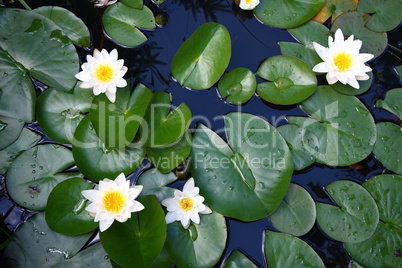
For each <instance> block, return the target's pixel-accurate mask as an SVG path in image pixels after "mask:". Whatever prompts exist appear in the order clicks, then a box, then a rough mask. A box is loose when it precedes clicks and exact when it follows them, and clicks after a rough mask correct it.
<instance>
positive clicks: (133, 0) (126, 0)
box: [120, 0, 144, 9]
mask: <svg viewBox="0 0 402 268" xmlns="http://www.w3.org/2000/svg"><path fill="white" fill-rule="evenodd" d="M120 2H121V3H123V4H125V5H126V6H128V7H131V8H136V9H142V7H143V6H144V1H143V0H120Z"/></svg>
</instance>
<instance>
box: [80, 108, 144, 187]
mask: <svg viewBox="0 0 402 268" xmlns="http://www.w3.org/2000/svg"><path fill="white" fill-rule="evenodd" d="M144 154H145V152H144V149H143V148H142V146H141V145H140V144H138V143H132V144H130V145H128V146H127V147H123V148H119V149H110V150H109V149H107V148H106V147H105V146H104V145H103V143H102V142H101V141H100V140H99V138H98V136H96V132H95V130H94V128H93V127H92V124H91V120H90V119H89V116H88V115H87V116H85V117H84V118H83V119H82V121H81V123H80V124H79V125H78V127H77V130H76V131H75V134H74V141H73V156H74V160H75V163H76V165H77V167H78V169H79V170H80V171H81V172H82V174H84V176H85V177H86V178H89V179H91V180H92V181H95V182H97V181H100V180H103V179H104V178H109V179H114V178H116V177H117V175H119V174H120V173H122V172H123V173H124V174H125V175H128V174H130V173H131V172H133V171H134V170H135V169H136V168H137V167H138V166H139V165H140V164H141V162H142V160H143V158H144Z"/></svg>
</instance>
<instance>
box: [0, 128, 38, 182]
mask: <svg viewBox="0 0 402 268" xmlns="http://www.w3.org/2000/svg"><path fill="white" fill-rule="evenodd" d="M40 139H41V136H40V135H39V134H37V133H36V132H33V131H31V130H29V129H27V128H23V129H22V132H21V135H20V136H19V137H18V139H17V140H16V141H15V142H14V143H13V144H11V145H10V146H8V147H7V148H5V149H3V150H1V151H0V174H3V175H4V174H5V173H6V171H7V169H8V168H9V167H10V166H11V163H12V162H13V161H14V159H15V158H16V157H17V156H19V155H20V154H21V153H22V152H24V151H25V150H28V149H29V148H31V147H32V146H34V145H35V144H36V143H37V142H38V141H39V140H40Z"/></svg>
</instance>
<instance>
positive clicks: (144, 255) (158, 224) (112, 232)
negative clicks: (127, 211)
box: [99, 195, 166, 267]
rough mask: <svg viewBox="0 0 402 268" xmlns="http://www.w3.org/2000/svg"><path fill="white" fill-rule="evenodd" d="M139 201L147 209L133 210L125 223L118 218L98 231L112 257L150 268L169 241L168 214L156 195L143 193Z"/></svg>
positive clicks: (124, 262) (130, 265)
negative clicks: (104, 229)
mask: <svg viewBox="0 0 402 268" xmlns="http://www.w3.org/2000/svg"><path fill="white" fill-rule="evenodd" d="M138 201H139V202H140V203H141V204H143V205H144V207H145V209H144V210H141V211H139V212H135V213H132V214H131V218H129V219H128V220H127V221H126V222H124V223H120V222H117V221H115V222H114V223H113V225H112V226H110V227H109V228H108V229H107V230H106V231H104V232H101V233H100V234H99V236H100V240H101V243H102V245H103V248H104V249H105V251H106V252H107V254H108V255H109V256H110V258H111V259H112V260H113V261H115V262H116V263H117V264H119V265H122V266H124V267H149V266H150V265H151V264H152V263H153V262H154V261H155V260H156V258H157V257H158V256H159V253H160V252H161V250H162V248H163V245H164V243H165V240H166V221H165V214H164V212H163V210H162V207H161V206H160V204H159V202H158V200H157V199H156V197H155V196H150V195H149V196H143V197H140V198H138Z"/></svg>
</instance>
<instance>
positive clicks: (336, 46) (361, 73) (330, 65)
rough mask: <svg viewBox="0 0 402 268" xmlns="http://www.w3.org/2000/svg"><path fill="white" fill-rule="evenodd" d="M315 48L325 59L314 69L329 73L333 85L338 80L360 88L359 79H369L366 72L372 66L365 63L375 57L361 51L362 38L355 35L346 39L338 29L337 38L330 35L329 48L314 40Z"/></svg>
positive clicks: (328, 77) (329, 81) (330, 82)
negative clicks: (354, 38) (354, 37)
mask: <svg viewBox="0 0 402 268" xmlns="http://www.w3.org/2000/svg"><path fill="white" fill-rule="evenodd" d="M313 45H314V49H315V51H316V52H317V54H318V55H319V56H320V58H321V59H322V60H323V61H324V62H321V63H319V64H317V65H316V66H314V68H313V71H314V72H319V73H327V75H326V77H327V81H328V84H330V85H332V84H334V83H336V82H337V81H340V82H341V83H342V84H344V85H346V84H349V85H351V86H352V87H354V88H357V89H358V88H359V82H357V80H367V79H369V78H370V77H369V76H368V75H367V74H366V72H370V71H371V68H370V67H368V66H367V65H365V64H364V63H365V62H367V61H369V60H370V59H372V58H373V57H374V55H372V54H369V53H359V51H360V48H361V46H362V41H361V40H353V35H351V36H349V38H348V39H347V40H345V39H344V37H343V33H342V30H341V29H338V30H336V32H335V40H333V39H332V37H331V36H330V37H328V48H326V47H323V46H321V45H320V44H317V43H315V42H313Z"/></svg>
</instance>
